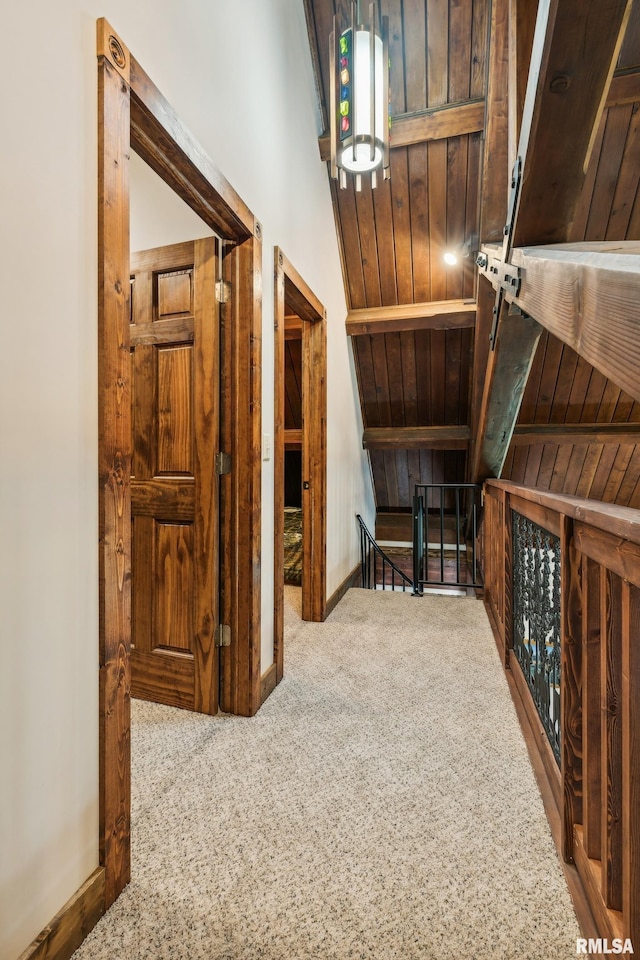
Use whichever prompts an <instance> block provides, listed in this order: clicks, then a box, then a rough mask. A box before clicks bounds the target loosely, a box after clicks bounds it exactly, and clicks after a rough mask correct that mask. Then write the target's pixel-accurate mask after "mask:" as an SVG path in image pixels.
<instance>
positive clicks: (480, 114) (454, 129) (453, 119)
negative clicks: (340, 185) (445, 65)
mask: <svg viewBox="0 0 640 960" xmlns="http://www.w3.org/2000/svg"><path fill="white" fill-rule="evenodd" d="M484 112H485V108H484V99H483V98H482V97H480V98H477V99H475V100H463V101H461V102H460V103H447V104H444V105H443V106H440V107H432V108H431V109H429V110H423V111H420V112H419V113H402V114H399V115H398V116H397V117H393V118H392V120H391V140H390V144H389V145H390V147H391V149H392V150H393V149H394V148H395V147H408V146H410V145H411V144H412V143H426V142H427V141H429V140H445V139H446V138H447V137H461V136H463V135H464V134H467V133H477V132H478V131H479V130H483V129H484ZM318 145H319V147H320V159H321V160H330V159H331V140H330V137H329V136H328V134H323V135H322V136H321V137H320V138H319V140H318Z"/></svg>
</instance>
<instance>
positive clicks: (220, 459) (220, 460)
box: [216, 453, 231, 477]
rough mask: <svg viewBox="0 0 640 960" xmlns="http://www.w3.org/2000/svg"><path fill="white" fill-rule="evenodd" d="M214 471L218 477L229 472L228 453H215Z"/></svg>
mask: <svg viewBox="0 0 640 960" xmlns="http://www.w3.org/2000/svg"><path fill="white" fill-rule="evenodd" d="M216 473H217V474H218V476H219V477H225V476H226V475H227V474H228V473H231V454H230V453H216Z"/></svg>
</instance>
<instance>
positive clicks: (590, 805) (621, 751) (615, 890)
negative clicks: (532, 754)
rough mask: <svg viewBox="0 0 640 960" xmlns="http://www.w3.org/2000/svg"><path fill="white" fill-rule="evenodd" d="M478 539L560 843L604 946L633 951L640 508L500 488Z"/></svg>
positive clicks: (498, 629)
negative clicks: (627, 946)
mask: <svg viewBox="0 0 640 960" xmlns="http://www.w3.org/2000/svg"><path fill="white" fill-rule="evenodd" d="M481 534H482V543H483V550H482V558H483V564H482V565H483V573H484V586H485V599H486V602H487V607H488V610H489V614H490V617H491V619H492V622H493V627H494V633H495V635H496V641H497V644H498V648H499V650H500V652H501V655H502V657H503V660H504V665H505V667H506V668H507V669H508V670H509V672H510V674H511V676H512V677H513V681H514V685H515V688H516V690H517V693H518V694H519V698H520V701H521V703H522V707H523V710H524V712H525V713H526V715H527V718H528V723H529V725H530V726H531V728H532V730H533V733H534V737H533V742H534V743H535V744H536V746H537V749H538V750H539V752H540V756H541V758H542V761H543V764H544V768H545V771H546V775H547V780H548V783H549V786H550V787H551V790H552V792H553V796H554V798H555V802H556V805H557V808H558V811H559V813H560V817H559V821H560V835H559V837H557V838H556V839H557V841H558V843H559V846H560V848H561V851H562V854H563V856H564V859H565V860H566V861H568V862H573V863H575V865H576V868H577V870H578V874H579V875H580V878H581V880H582V884H583V888H584V892H585V895H586V897H587V899H588V901H589V903H590V906H591V910H592V914H593V917H594V920H595V922H596V925H597V926H598V934H599V936H600V937H602V938H606V939H608V941H609V942H612V940H613V939H614V938H621V939H622V940H624V939H626V938H630V939H631V940H632V943H633V945H634V947H635V950H636V952H637V951H639V950H640V841H639V838H640V511H638V510H631V509H626V508H621V507H615V506H613V505H611V504H603V503H599V502H597V501H593V500H581V499H579V498H577V497H564V496H559V495H554V494H549V493H545V492H543V491H541V490H533V489H529V488H526V487H521V486H519V485H517V484H513V483H507V482H503V481H497V480H490V481H488V482H487V483H486V484H485V488H484V515H483V520H482V531H481ZM543 731H544V732H543ZM558 761H559V762H558Z"/></svg>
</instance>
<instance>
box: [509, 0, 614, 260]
mask: <svg viewBox="0 0 640 960" xmlns="http://www.w3.org/2000/svg"><path fill="white" fill-rule="evenodd" d="M630 8H631V0H562V2H561V0H545V2H543V3H542V2H541V3H540V5H539V7H538V20H537V24H536V32H535V36H534V41H533V51H532V56H531V68H530V71H529V81H528V85H527V94H526V98H525V105H524V113H523V118H522V127H521V134H520V141H519V146H518V153H519V155H520V157H522V161H523V175H522V189H521V193H520V202H519V205H518V209H517V216H516V222H515V226H514V231H513V243H514V245H516V246H525V245H528V244H531V243H558V242H562V241H564V240H566V238H567V236H568V231H569V227H570V225H571V222H572V220H573V217H574V214H575V209H576V205H577V203H578V200H579V198H580V194H581V191H582V184H583V181H584V176H585V171H586V166H587V163H588V159H589V155H590V151H591V145H592V143H593V139H594V137H595V132H596V130H597V125H598V123H599V122H600V116H601V113H602V110H603V109H604V105H605V102H606V96H607V91H608V90H609V87H610V83H611V78H612V76H613V70H614V67H615V63H616V60H617V57H618V54H619V51H620V45H621V43H622V39H623V36H624V30H625V27H626V23H627V18H628V14H629V10H630Z"/></svg>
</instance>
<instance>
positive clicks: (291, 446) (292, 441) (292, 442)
mask: <svg viewBox="0 0 640 960" xmlns="http://www.w3.org/2000/svg"><path fill="white" fill-rule="evenodd" d="M284 447H285V450H301V449H302V430H293V429H289V430H285V431H284Z"/></svg>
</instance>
